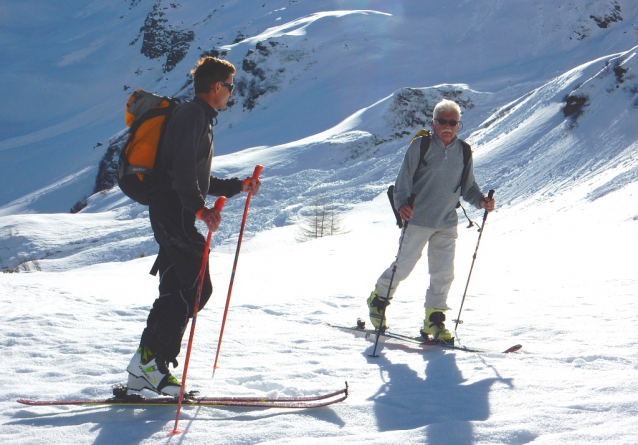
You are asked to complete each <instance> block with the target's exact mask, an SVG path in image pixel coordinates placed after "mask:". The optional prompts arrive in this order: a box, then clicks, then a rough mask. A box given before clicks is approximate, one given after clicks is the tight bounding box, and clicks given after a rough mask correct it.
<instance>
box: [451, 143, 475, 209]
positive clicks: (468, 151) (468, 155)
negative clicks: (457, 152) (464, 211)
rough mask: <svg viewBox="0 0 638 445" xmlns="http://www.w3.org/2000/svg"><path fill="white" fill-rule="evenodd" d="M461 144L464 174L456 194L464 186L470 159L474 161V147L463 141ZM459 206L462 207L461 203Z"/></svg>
mask: <svg viewBox="0 0 638 445" xmlns="http://www.w3.org/2000/svg"><path fill="white" fill-rule="evenodd" d="M459 142H461V147H463V172H462V173H461V180H460V181H459V185H458V187H456V190H455V191H454V192H456V191H457V190H458V189H459V188H461V186H462V185H463V180H464V179H465V177H466V175H467V169H468V167H469V165H470V159H472V147H471V146H470V144H468V143H467V142H465V141H464V140H462V139H459ZM459 205H460V202H459ZM457 209H458V206H457Z"/></svg>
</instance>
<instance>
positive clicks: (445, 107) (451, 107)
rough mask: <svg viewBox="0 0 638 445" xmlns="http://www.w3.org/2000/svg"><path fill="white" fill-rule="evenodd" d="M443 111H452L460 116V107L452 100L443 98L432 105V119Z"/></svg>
mask: <svg viewBox="0 0 638 445" xmlns="http://www.w3.org/2000/svg"><path fill="white" fill-rule="evenodd" d="M444 111H454V112H456V115H457V116H458V117H459V119H460V118H461V107H459V106H458V104H457V103H456V102H454V101H451V100H448V99H443V100H442V101H441V102H439V103H438V104H436V105H435V106H434V112H433V113H432V119H434V118H436V117H438V115H439V113H441V112H444Z"/></svg>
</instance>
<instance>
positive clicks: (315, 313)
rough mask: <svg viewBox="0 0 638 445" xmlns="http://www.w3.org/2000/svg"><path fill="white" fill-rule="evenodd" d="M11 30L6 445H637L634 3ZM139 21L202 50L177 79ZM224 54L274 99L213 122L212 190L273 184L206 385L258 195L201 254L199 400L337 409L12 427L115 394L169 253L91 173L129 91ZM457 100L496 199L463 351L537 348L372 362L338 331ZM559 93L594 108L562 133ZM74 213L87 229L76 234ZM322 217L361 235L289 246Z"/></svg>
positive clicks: (6, 134) (5, 212) (94, 6)
mask: <svg viewBox="0 0 638 445" xmlns="http://www.w3.org/2000/svg"><path fill="white" fill-rule="evenodd" d="M262 5H263V6H262ZM156 6H157V9H153V8H155V7H156ZM0 9H1V10H2V14H0V23H2V25H3V30H2V32H1V33H0V42H2V43H3V48H5V47H6V57H5V59H4V60H3V64H2V66H0V92H2V94H3V97H4V98H5V100H6V102H7V103H8V104H11V106H8V107H5V108H4V110H2V111H0V119H1V121H2V122H1V124H2V125H0V160H1V161H0V268H1V269H2V270H3V271H6V272H9V271H12V270H19V273H3V274H2V275H0V313H1V314H2V318H1V322H0V357H2V358H1V362H0V363H1V364H2V370H3V372H2V374H0V387H1V388H2V390H3V391H2V393H1V394H0V442H1V443H3V444H20V445H23V444H34V443H38V444H40V443H46V444H53V445H55V444H69V443H71V444H84V443H93V444H100V445H103V444H118V445H120V444H131V445H133V444H135V445H138V444H140V445H145V444H156V443H157V444H182V443H183V444H188V443H192V444H198V443H216V444H253V443H270V444H319V443H321V444H326V443H327V444H337V443H339V444H340V443H354V444H359V443H360V444H364V443H365V444H401V445H403V444H405V443H409V444H435V443H436V444H450V445H456V444H460V445H465V444H468V445H469V444H474V443H477V444H508V445H518V444H526V443H534V444H588V443H602V442H604V443H610V444H623V445H628V444H638V441H637V439H636V427H637V425H638V422H637V419H638V383H637V382H638V379H637V378H636V377H637V374H636V373H638V352H637V351H638V348H637V346H638V333H637V332H636V329H634V327H635V325H636V323H637V322H638V315H637V314H638V303H637V302H636V298H635V295H636V294H637V293H638V278H637V276H636V272H635V263H636V261H635V256H636V254H635V252H636V246H637V245H638V231H637V230H636V224H638V210H637V209H636V206H635V203H636V195H637V194H638V181H637V178H638V151H637V148H638V142H637V141H638V130H637V129H636V113H638V105H637V104H638V96H636V94H637V91H638V88H637V86H636V85H637V84H636V76H635V73H636V72H637V71H638V57H636V54H637V52H638V46H636V45H637V44H638V38H637V34H636V31H637V29H638V28H636V17H638V15H637V14H638V5H636V3H635V2H632V1H629V0H618V1H615V0H605V1H598V2H591V1H589V0H575V1H569V2H538V1H531V0H530V1H521V2H502V1H500V0H486V1H485V2H467V1H466V2H459V4H458V5H456V4H453V5H450V4H436V3H432V2H408V1H402V2H385V1H366V2H348V1H340V2H334V1H323V0H320V1H313V2H306V1H294V0H293V1H290V0H273V1H272V2H270V1H269V2H267V3H264V2H259V3H253V2H239V1H234V0H230V1H227V2H224V4H218V2H216V3H214V4H213V3H211V2H200V1H195V0H193V1H192V2H187V3H184V4H178V3H170V4H168V3H167V4H164V3H163V2H161V1H158V2H151V1H150V0H131V1H129V2H122V1H115V0H107V1H94V2H88V3H87V2H79V1H77V2H76V1H69V2H66V3H65V6H64V7H62V6H60V7H59V8H51V7H50V5H48V4H47V3H46V2H40V1H35V0H34V1H30V2H17V1H8V2H6V5H2V6H0ZM31 10H38V11H40V13H38V14H31V12H30V11H31ZM152 10H155V11H161V12H162V13H164V14H165V15H164V16H162V17H164V18H165V19H166V20H167V23H168V25H167V26H168V28H167V29H171V30H194V32H195V40H194V41H193V43H192V44H191V46H190V49H189V51H188V53H187V54H186V56H185V57H184V59H183V60H182V61H181V62H180V63H179V64H178V65H177V66H176V67H175V68H174V69H173V70H171V71H169V72H163V71H162V67H163V64H164V63H165V62H166V57H160V58H158V59H149V58H147V57H144V56H143V55H142V54H141V53H140V48H141V45H142V44H141V37H140V36H141V34H142V31H141V30H140V26H141V25H142V24H143V23H144V20H145V18H146V17H150V16H149V15H148V14H149V13H150V11H152ZM615 11H616V12H615ZM615 14H621V15H622V20H617V16H616V15H615ZM593 17H597V18H598V19H600V20H610V21H609V23H608V27H607V28H602V27H600V26H598V25H597V21H596V20H594V18H593ZM613 20H616V21H613ZM35 30H37V31H38V32H34V31H35ZM41 35H44V36H46V37H47V38H48V40H47V41H48V42H49V43H48V44H47V50H46V51H44V52H42V51H41V49H39V48H40V47H39V45H41V42H40V40H41V38H39V37H38V36H41ZM442 35H443V36H446V38H443V39H442V38H441V36H442ZM240 36H243V38H244V39H243V40H241V41H239V42H236V41H235V40H236V38H237V37H240ZM260 42H261V44H263V45H266V46H264V48H266V49H265V50H262V51H260V50H259V49H258V48H259V47H258V45H259V44H260ZM49 47H50V48H49ZM212 48H216V49H218V50H221V49H224V50H226V51H227V55H226V58H227V59H228V60H230V61H231V62H233V63H234V64H235V65H236V66H237V67H238V68H240V67H242V63H243V61H244V60H248V61H252V62H255V63H257V64H258V66H259V67H260V68H261V69H263V70H264V73H265V74H266V77H265V80H263V82H262V81H261V80H259V76H256V75H253V74H251V73H250V72H248V71H245V70H242V69H240V70H239V72H238V75H237V76H236V77H235V82H236V84H238V83H239V82H240V81H241V80H242V79H243V80H244V81H245V82H246V84H247V85H249V84H250V82H251V81H255V82H257V84H256V85H257V86H258V87H263V88H265V91H266V92H265V93H264V94H262V95H260V96H259V97H258V98H257V99H256V106H255V107H254V108H252V109H248V108H246V107H244V106H243V105H242V102H243V101H245V100H247V99H248V98H249V95H247V94H245V95H240V94H239V91H238V90H239V88H238V89H237V91H238V93H237V94H234V97H235V98H236V101H237V102H236V104H235V105H234V106H233V107H231V109H229V110H227V111H224V112H223V113H221V114H220V116H219V124H218V126H217V127H216V129H215V132H216V138H215V151H216V153H215V154H216V155H215V159H214V163H213V173H214V174H216V175H218V176H221V177H230V176H239V177H244V176H247V175H250V174H251V173H252V171H253V168H254V166H255V165H256V164H262V165H264V167H265V168H264V171H263V174H262V181H263V187H262V189H261V190H260V193H259V194H258V195H257V196H255V197H253V198H252V199H251V203H250V210H249V215H248V220H247V227H246V233H245V235H244V240H243V244H242V248H241V255H240V257H239V264H238V268H237V272H236V275H235V281H234V286H233V292H232V298H231V306H230V311H229V315H228V320H227V323H226V328H225V332H224V341H223V343H222V346H221V354H220V358H219V363H218V365H219V369H218V370H217V371H216V373H215V376H214V378H213V375H212V371H213V369H212V365H213V362H214V358H215V352H216V349H217V341H218V337H219V329H220V326H221V320H222V316H223V309H224V305H225V301H226V296H227V292H228V285H229V279H230V276H231V271H232V266H233V260H234V257H235V251H236V247H237V245H236V244H237V238H238V233H239V227H240V223H241V216H242V213H243V210H244V205H245V199H246V198H245V196H239V197H235V198H232V199H230V200H229V201H228V202H227V203H226V206H225V207H224V211H223V217H224V219H223V222H222V225H221V227H220V230H219V231H218V232H217V233H215V234H214V236H213V243H212V246H213V249H212V252H211V265H212V267H211V275H212V281H213V286H214V293H213V297H212V298H211V300H210V302H209V303H208V305H207V307H206V308H205V309H204V310H203V311H202V312H201V313H200V314H199V317H198V322H197V326H196V331H195V338H194V345H193V353H192V355H191V360H190V364H189V372H188V379H187V386H188V388H189V389H193V390H199V391H200V392H201V395H207V396H260V397H261V396H264V397H269V396H277V395H280V396H299V395H312V394H319V393H324V392H330V391H334V390H338V389H341V388H342V387H343V386H344V382H346V381H347V382H348V385H349V388H350V392H349V397H348V398H347V399H346V400H345V401H344V402H342V403H339V404H335V405H331V406H329V407H324V408H320V409H306V410H298V411H295V410H282V409H250V408H213V407H188V406H185V407H183V408H182V411H181V416H180V429H181V430H182V431H183V432H184V433H183V434H181V435H179V436H170V435H169V432H170V430H171V429H172V428H173V426H174V420H175V408H174V407H144V408H140V407H131V406H126V407H122V406H120V407H96V406H76V407H69V406H59V407H55V406H49V407H27V406H23V405H20V404H18V403H17V402H16V400H17V399H19V398H28V399H38V400H43V399H48V400H51V399H55V400H68V399H77V398H83V399H89V398H97V397H109V396H110V392H111V385H113V384H116V383H120V382H124V381H125V380H126V377H127V375H126V371H125V369H126V365H127V364H128V361H129V359H130V357H131V356H132V354H133V353H134V351H135V349H136V348H137V344H138V342H139V337H140V335H141V332H142V329H143V328H144V325H145V320H146V317H147V315H148V311H149V309H150V307H151V305H152V304H153V301H154V299H155V298H156V296H157V278H155V277H153V276H150V275H149V274H148V271H149V270H150V268H151V266H152V264H153V261H154V259H155V254H156V252H157V247H156V243H155V241H154V239H153V235H152V231H151V230H150V225H149V221H148V211H147V208H146V207H144V206H141V205H139V204H135V203H132V202H131V201H130V200H129V199H127V198H126V197H125V196H124V195H123V194H122V193H121V192H120V190H119V189H118V188H117V187H115V188H113V189H110V190H105V191H102V192H99V193H97V194H93V195H91V196H89V195H90V194H91V190H92V188H93V182H94V178H95V175H96V173H97V164H98V162H99V160H100V159H101V157H102V155H103V154H104V152H105V150H106V148H107V147H108V145H109V143H110V142H111V141H114V140H117V138H118V137H120V136H121V135H122V134H123V133H122V130H123V119H122V118H123V112H122V109H123V104H124V103H125V102H126V98H127V97H128V95H129V94H130V90H129V91H127V90H125V89H123V88H122V86H123V85H127V86H129V87H131V88H139V87H141V88H145V89H148V90H150V91H155V92H160V93H162V94H168V95H178V94H187V92H188V87H185V85H184V83H185V73H187V72H188V70H190V68H191V67H192V65H193V63H194V62H195V61H196V60H197V59H198V58H199V56H200V54H201V52H203V51H205V50H208V49H212ZM250 51H252V54H249V53H250ZM25 54H28V55H29V57H25V56H24V55H25ZM33 54H40V55H41V57H34V56H33ZM432 66H436V67H437V69H432V68H431V67H432ZM282 67H283V68H285V69H286V70H285V71H279V68H282ZM259 82H262V83H261V84H259ZM246 88H247V89H249V88H248V87H246ZM87 93H90V94H87ZM42 97H46V98H47V100H45V101H42V100H36V99H39V98H42ZM443 97H453V98H454V99H455V100H457V101H459V103H461V104H462V109H463V116H462V120H463V122H464V127H463V129H462V131H461V133H460V135H461V137H463V138H464V139H467V140H468V142H470V143H471V144H472V146H473V150H474V163H475V173H476V176H477V178H478V181H479V184H480V185H481V187H482V188H483V190H485V191H487V190H488V189H490V188H494V189H496V195H495V198H496V199H497V210H496V211H495V212H494V213H491V214H490V216H489V217H488V219H487V224H486V225H485V231H484V234H483V236H482V238H481V244H480V248H479V250H478V254H477V258H476V261H475V266H474V269H473V271H472V277H471V280H470V282H469V287H468V293H467V297H466V300H465V304H464V309H463V313H462V317H461V318H462V320H463V321H464V323H463V324H461V325H459V329H458V331H457V333H456V334H457V339H458V341H459V342H460V343H461V344H464V345H467V346H469V347H477V348H485V349H488V350H495V351H498V350H504V349H506V348H507V347H509V346H512V345H514V344H516V343H520V344H522V345H523V349H522V350H521V351H520V352H518V353H515V354H507V355H503V354H498V353H492V352H490V353H481V354H471V353H465V352H461V351H451V350H440V349H437V348H428V349H424V350H423V349H421V348H419V347H412V346H409V345H405V344H401V343H398V342H396V341H393V340H387V341H385V342H384V343H383V344H381V346H380V350H379V351H378V352H379V354H380V357H379V358H371V357H369V354H371V352H372V350H373V347H374V343H373V341H371V339H365V338H361V337H358V336H356V335H353V334H351V333H348V332H344V331H341V330H338V329H334V328H331V327H329V326H327V325H326V323H333V324H340V325H354V324H355V322H356V319H357V318H359V317H361V318H363V319H364V320H367V307H366V303H365V300H366V298H367V296H368V295H369V293H370V291H371V290H372V288H373V287H374V283H375V281H376V279H377V278H378V276H379V274H380V273H381V272H382V271H383V270H384V269H385V268H386V267H387V266H388V265H389V264H390V263H391V261H392V260H393V258H394V256H395V255H396V251H397V242H398V239H399V235H400V231H399V230H398V229H397V228H396V226H395V225H394V218H393V215H392V212H391V209H390V207H389V204H388V202H387V198H386V196H385V190H386V189H387V186H388V185H389V184H390V183H392V182H393V181H394V179H395V177H396V174H397V172H398V169H399V166H400V162H401V160H402V158H403V155H404V152H405V149H406V147H407V144H408V141H409V139H410V137H412V136H413V135H414V134H415V133H416V131H417V130H418V129H420V128H421V127H423V126H424V125H425V123H426V122H427V121H428V119H429V118H428V112H430V111H431V108H432V107H433V105H434V104H435V103H436V102H437V101H438V100H440V99H441V98H443ZM568 97H576V98H586V99H587V101H586V102H585V105H584V107H583V108H582V109H581V110H582V113H576V114H574V115H572V116H565V113H564V109H565V103H566V100H567V98H568ZM97 141H101V143H102V145H101V146H100V145H96V142H97ZM85 195H86V196H88V199H87V207H86V208H84V209H83V210H82V211H81V212H79V213H76V214H70V213H68V209H69V208H70V207H71V206H72V205H73V204H74V203H75V202H76V201H77V200H79V199H82V197H83V196H85ZM317 199H322V200H325V201H327V202H331V203H333V204H334V206H335V208H336V209H337V210H338V212H339V214H340V215H341V216H342V217H343V227H344V228H345V232H346V233H343V234H340V235H336V236H331V237H326V238H322V239H318V240H314V241H308V242H304V243H298V242H296V241H295V239H296V237H297V234H298V230H299V224H300V222H301V219H302V218H303V215H304V214H306V213H307V212H308V211H310V210H311V208H312V205H313V204H314V203H315V202H316V200H317ZM212 201H213V199H211V200H210V202H211V203H212ZM468 211H469V213H470V216H471V218H472V219H473V220H474V221H477V222H480V221H481V219H482V216H483V215H482V213H481V212H478V211H477V210H475V209H468ZM466 225H467V223H466V222H465V220H464V219H462V216H461V217H460V223H459V239H458V242H457V251H456V264H455V267H456V279H455V282H454V284H453V286H452V289H451V291H450V296H449V300H448V303H449V305H450V306H451V307H453V308H454V310H453V311H449V313H448V314H447V315H448V322H447V323H448V326H453V324H454V323H453V322H452V319H455V318H457V314H458V308H459V307H460V305H461V299H462V296H463V291H464V288H465V285H466V283H467V280H468V275H469V270H470V266H471V263H472V255H473V254H474V251H475V249H476V245H477V240H478V233H477V232H476V229H475V228H472V229H469V228H466V227H465V226H466ZM199 228H200V230H201V231H203V230H204V226H203V225H202V226H199ZM427 282H428V274H427V261H426V260H425V259H423V260H422V261H421V262H420V263H419V264H418V265H417V268H416V269H415V270H414V272H413V273H412V274H411V276H410V277H409V278H408V279H407V280H406V281H405V282H403V283H402V284H401V286H400V288H399V289H398V291H397V293H396V295H395V298H394V300H393V302H392V305H391V306H389V308H388V319H389V325H390V326H391V327H393V329H394V330H395V331H396V332H399V333H403V334H407V335H415V334H416V333H417V332H418V328H419V327H420V326H421V324H422V319H423V315H424V310H423V298H424V294H425V289H426V287H427ZM368 324H370V323H369V321H368ZM189 332H190V329H187V333H186V335H185V337H184V343H183V345H184V348H183V351H182V354H181V355H180V357H179V361H180V363H181V365H180V367H178V368H177V369H176V371H175V374H176V375H177V376H178V377H181V373H182V370H183V360H184V356H185V349H186V343H187V340H188V333H189Z"/></svg>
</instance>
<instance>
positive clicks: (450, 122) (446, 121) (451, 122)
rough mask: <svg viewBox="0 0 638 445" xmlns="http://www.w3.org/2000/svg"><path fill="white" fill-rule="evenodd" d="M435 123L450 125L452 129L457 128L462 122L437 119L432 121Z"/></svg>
mask: <svg viewBox="0 0 638 445" xmlns="http://www.w3.org/2000/svg"><path fill="white" fill-rule="evenodd" d="M432 120H433V121H437V122H438V123H439V125H449V126H450V127H456V126H457V125H458V124H459V123H460V122H461V121H455V120H454V119H450V120H447V119H441V118H440V117H435V118H434V119H432Z"/></svg>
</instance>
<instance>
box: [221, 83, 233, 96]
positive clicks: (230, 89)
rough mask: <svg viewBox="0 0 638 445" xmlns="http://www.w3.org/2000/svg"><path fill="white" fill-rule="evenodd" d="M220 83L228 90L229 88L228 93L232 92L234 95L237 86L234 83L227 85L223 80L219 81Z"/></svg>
mask: <svg viewBox="0 0 638 445" xmlns="http://www.w3.org/2000/svg"><path fill="white" fill-rule="evenodd" d="M219 83H221V84H222V85H224V86H225V87H226V88H228V91H229V92H230V94H233V90H234V89H235V84H233V83H226V82H222V81H221V80H220V81H219Z"/></svg>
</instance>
